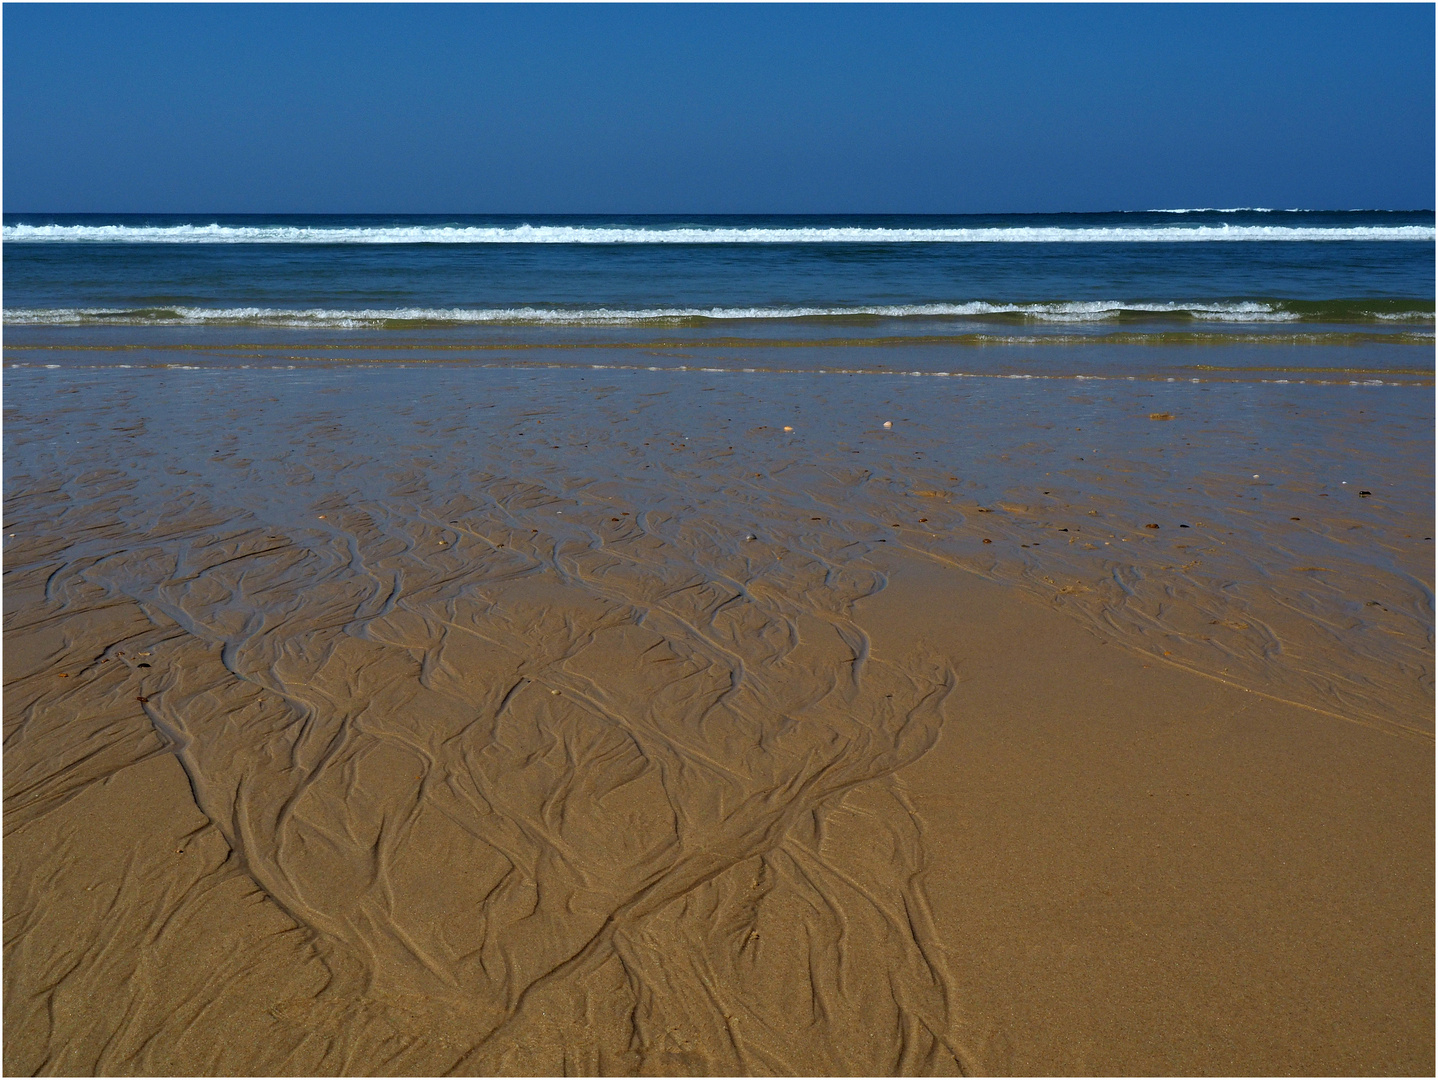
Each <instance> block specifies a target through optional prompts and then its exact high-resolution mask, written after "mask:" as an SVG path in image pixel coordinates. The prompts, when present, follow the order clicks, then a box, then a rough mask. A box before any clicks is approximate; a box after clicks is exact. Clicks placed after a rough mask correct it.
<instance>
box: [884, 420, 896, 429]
mask: <svg viewBox="0 0 1438 1080" xmlns="http://www.w3.org/2000/svg"><path fill="white" fill-rule="evenodd" d="M893 426H894V422H893V421H892V420H885V421H884V427H886V428H891V427H893Z"/></svg>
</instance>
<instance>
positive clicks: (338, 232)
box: [0, 224, 1434, 244]
mask: <svg viewBox="0 0 1438 1080" xmlns="http://www.w3.org/2000/svg"><path fill="white" fill-rule="evenodd" d="M0 236H3V238H4V240H5V241H6V242H8V243H86V244H95V243H120V244H980V243H1019V244H1043V243H1067V244H1073V243H1105V244H1112V243H1193V242H1203V241H1294V240H1300V241H1302V240H1306V241H1315V240H1316V241H1332V240H1368V241H1375V240H1379V241H1393V240H1409V241H1415V240H1416V241H1426V242H1428V243H1432V242H1433V240H1434V228H1433V226H1431V225H1353V226H1301V225H1294V226H1287V225H1171V226H1170V225H1162V226H1142V225H1134V226H1117V227H1101V226H1076V227H1063V226H1013V227H1005V226H989V227H982V228H970V229H960V228H922V229H913V228H910V229H898V228H879V227H866V226H843V227H830V228H803V227H798V226H792V227H781V228H760V227H726V226H674V227H669V228H665V227H658V226H649V227H630V226H617V225H616V226H606V225H508V226H482V225H382V226H312V225H220V224H212V225H27V224H16V225H6V226H4V228H3V231H0Z"/></svg>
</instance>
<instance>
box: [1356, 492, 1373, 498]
mask: <svg viewBox="0 0 1438 1080" xmlns="http://www.w3.org/2000/svg"><path fill="white" fill-rule="evenodd" d="M1372 494H1373V492H1371V491H1360V492H1359V493H1358V497H1359V498H1360V499H1366V498H1368V497H1369V496H1370V495H1372Z"/></svg>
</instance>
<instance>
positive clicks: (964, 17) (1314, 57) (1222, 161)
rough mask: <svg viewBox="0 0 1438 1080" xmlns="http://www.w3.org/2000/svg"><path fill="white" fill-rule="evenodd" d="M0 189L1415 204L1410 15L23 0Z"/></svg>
mask: <svg viewBox="0 0 1438 1080" xmlns="http://www.w3.org/2000/svg"><path fill="white" fill-rule="evenodd" d="M3 21H4V26H3V30H4V38H3V40H4V117H3V119H4V130H3V154H4V158H3V160H4V166H3V181H4V189H3V206H4V209H5V210H6V211H7V212H53V213H63V212H102V213H122V212H132V213H161V212H174V213H986V212H1058V211H1098V210H1139V209H1150V208H1178V207H1202V206H1214V207H1230V206H1269V207H1284V208H1286V207H1300V208H1307V209H1350V208H1359V207H1361V208H1373V209H1426V208H1432V207H1433V205H1434V124H1435V116H1434V29H1435V27H1434V7H1433V5H1431V4H1411V5H1353V6H1349V5H1298V4H1294V5H1288V4H1285V5H1272V6H1270V5H1256V6H1246V5H1240V6H1187V5H1155V6H1146V5H1143V6H1131V5H1119V6H1087V5H1076V6H1060V5H1035V6H1028V5H994V6H989V5H913V6H910V5H903V6H899V5H894V6H888V5H872V6H871V5H832V6H831V5H794V6H789V5H757V6H750V5H733V6H729V5H717V6H711V5H636V6H631V5H596V6H568V5H555V6H548V5H543V6H541V5H518V6H500V5H473V6H471V5H433V6H430V5H425V6H405V5H394V6H391V5H354V6H352V5H293V6H291V5H249V4H244V5H233V6H230V5H197V6H189V5H78V4H77V5H70V4H59V5H32V4H15V3H7V4H5V5H4V9H3Z"/></svg>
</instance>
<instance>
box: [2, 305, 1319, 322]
mask: <svg viewBox="0 0 1438 1080" xmlns="http://www.w3.org/2000/svg"><path fill="white" fill-rule="evenodd" d="M1125 313H1140V314H1142V313H1148V314H1160V315H1161V314H1174V315H1184V314H1187V315H1190V316H1192V317H1194V318H1196V319H1202V320H1211V321H1219V322H1250V323H1263V322H1291V321H1293V320H1296V319H1298V318H1300V316H1299V315H1297V314H1295V313H1293V312H1290V311H1284V310H1282V309H1281V308H1277V307H1274V306H1273V305H1271V304H1266V303H1262V302H1259V301H1251V300H1241V301H1193V302H1188V303H1184V302H1179V301H1169V302H1164V303H1153V302H1148V301H1127V300H1070V301H1052V302H1036V303H1028V304H995V303H990V302H989V301H986V300H970V301H965V302H962V303H953V304H873V305H856V306H834V307H799V306H796V307H707V308H701V307H668V308H632V309H626V308H581V309H572V308H537V307H514V308H361V309H344V308H299V309H290V308H261V307H235V308H200V307H173V308H141V309H135V310H124V309H115V308H15V309H11V310H7V311H6V312H5V313H4V318H5V323H6V324H7V325H10V326H27V325H31V326H33V325H44V326H56V325H62V326H63V325H95V324H101V325H118V326H157V325H158V326H205V325H237V324H242V325H248V326H273V327H312V328H315V329H363V328H366V327H379V326H383V325H385V324H387V323H395V322H401V323H427V324H433V325H463V324H470V323H491V324H500V325H503V324H510V325H521V326H533V325H553V326H606V325H619V326H633V325H644V324H655V325H663V324H666V323H678V322H686V321H693V320H699V319H705V320H715V321H740V322H742V321H752V320H766V319H812V318H842V317H864V316H869V317H877V318H894V319H901V318H922V317H925V316H927V317H933V318H963V317H966V316H967V317H970V318H984V317H992V316H1013V317H1016V318H1020V319H1025V320H1031V321H1034V322H1049V323H1086V322H1101V321H1104V320H1110V319H1116V318H1118V317H1119V316H1120V315H1123V314H1125Z"/></svg>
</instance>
